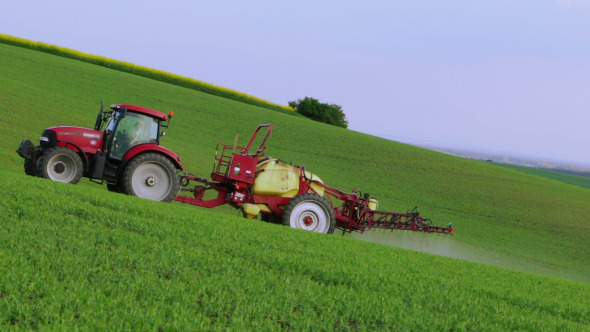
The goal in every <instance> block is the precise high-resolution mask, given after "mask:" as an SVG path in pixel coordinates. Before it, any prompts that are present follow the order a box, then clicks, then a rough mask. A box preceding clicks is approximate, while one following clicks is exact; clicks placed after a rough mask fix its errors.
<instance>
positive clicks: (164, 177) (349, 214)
mask: <svg viewBox="0 0 590 332" xmlns="http://www.w3.org/2000/svg"><path fill="white" fill-rule="evenodd" d="M171 117H172V112H171V113H169V114H168V116H167V115H166V114H164V113H161V112H158V111H156V110H152V109H148V108H145V107H141V106H135V105H128V104H116V105H112V106H111V110H109V111H104V110H103V107H102V106H101V109H100V112H99V114H98V116H97V119H96V123H95V126H94V129H88V128H79V127H52V128H47V129H45V130H44V131H43V134H42V135H41V139H40V145H39V146H35V145H34V144H33V143H32V142H31V141H29V140H23V141H22V142H21V144H20V146H19V148H18V150H17V152H18V154H19V155H20V156H21V157H23V158H24V159H25V163H24V168H25V173H26V174H29V175H33V176H40V177H45V178H48V179H51V180H53V181H58V182H67V183H77V182H78V181H79V180H80V178H81V177H87V178H90V179H91V181H94V182H97V183H104V182H106V183H107V188H108V189H109V190H111V191H116V192H121V193H125V194H128V195H134V196H138V197H141V198H147V199H151V200H155V201H165V202H169V201H172V200H177V201H179V202H183V203H188V204H192V205H196V206H201V207H206V208H213V207H216V206H220V205H223V204H230V205H231V206H233V207H235V208H238V209H241V210H243V212H244V215H245V216H246V217H248V218H256V217H257V216H260V217H261V219H262V220H266V221H270V222H275V223H281V224H283V225H287V226H290V227H293V228H298V229H304V230H308V231H314V232H319V233H333V232H334V229H335V228H338V229H342V230H344V231H350V232H352V231H360V232H364V231H365V230H368V229H371V228H381V229H391V230H394V229H398V230H410V231H418V232H427V233H445V234H453V231H454V229H453V227H452V224H449V225H447V227H441V226H435V225H432V224H431V223H430V222H429V220H428V219H425V218H423V217H422V216H420V214H419V211H418V208H414V209H413V210H412V211H411V212H407V213H394V212H385V211H378V210H377V200H375V199H373V198H370V197H369V195H368V194H365V195H362V194H361V193H360V192H358V191H353V192H352V193H345V192H343V191H340V190H338V189H335V188H332V187H330V186H328V185H326V184H324V182H323V181H322V180H321V179H320V178H319V177H318V176H317V175H315V174H312V173H310V172H308V171H307V170H306V169H305V167H303V166H293V165H288V164H286V163H284V162H282V161H280V160H279V159H276V158H273V157H268V156H265V155H264V152H265V150H266V147H265V143H266V140H267V139H268V137H269V136H270V134H271V132H272V124H263V125H260V126H259V127H258V128H257V129H256V131H254V133H253V135H252V136H251V138H250V140H249V142H248V144H247V145H246V146H245V147H241V146H237V136H236V140H235V142H234V144H233V145H229V144H224V143H218V144H217V151H216V154H215V162H214V167H213V172H212V173H211V179H210V180H209V179H206V178H202V177H197V176H194V175H192V174H190V173H188V172H186V171H184V170H183V165H182V164H181V163H180V157H178V155H176V154H175V153H174V152H172V151H170V150H169V149H167V148H165V147H163V146H161V145H160V137H161V136H164V134H165V133H164V132H163V131H162V129H163V128H166V127H167V126H168V123H167V122H165V121H166V120H169V119H170V118H171ZM261 133H263V135H264V137H262V139H260V141H261V142H260V144H259V145H258V146H257V147H254V146H253V145H254V141H255V140H256V137H257V136H258V135H259V134H261ZM261 135H262V134H261ZM179 173H182V174H181V175H179ZM193 182H198V183H200V184H199V185H194V186H191V184H192V183H193ZM209 190H213V191H215V192H217V194H216V195H215V198H211V199H205V193H206V192H207V191H209ZM179 191H183V192H190V193H191V194H192V195H191V196H184V195H178V193H179Z"/></svg>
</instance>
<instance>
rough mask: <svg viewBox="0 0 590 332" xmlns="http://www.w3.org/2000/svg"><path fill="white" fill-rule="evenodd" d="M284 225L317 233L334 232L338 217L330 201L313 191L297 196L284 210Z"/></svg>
mask: <svg viewBox="0 0 590 332" xmlns="http://www.w3.org/2000/svg"><path fill="white" fill-rule="evenodd" d="M283 225H285V226H290V227H292V228H297V229H303V230H307V231H312V232H317V233H326V234H332V233H334V228H335V227H336V217H335V216H334V209H333V208H332V205H331V204H330V202H329V201H328V200H327V199H326V198H324V197H322V196H319V195H316V194H313V193H306V194H301V195H299V196H295V198H293V199H292V200H291V201H290V202H289V203H288V204H287V206H286V207H285V210H284V211H283Z"/></svg>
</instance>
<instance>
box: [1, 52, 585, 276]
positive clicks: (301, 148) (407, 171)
mask: <svg viewBox="0 0 590 332" xmlns="http://www.w3.org/2000/svg"><path fill="white" fill-rule="evenodd" d="M0 59H1V60H2V63H3V66H1V67H0V86H1V87H2V91H1V92H0V93H1V94H2V103H1V105H0V114H1V115H2V117H1V119H2V120H0V121H1V122H2V131H3V133H4V135H3V136H4V137H6V138H5V139H4V140H2V141H0V157H2V159H1V160H2V161H1V162H2V163H3V166H4V167H3V168H4V169H5V170H8V171H11V172H15V173H19V174H20V173H22V159H20V157H18V156H17V155H16V153H15V152H14V151H15V149H16V147H17V146H18V143H19V142H20V140H21V139H23V138H30V139H35V140H36V139H37V138H38V137H39V135H40V133H41V131H42V130H43V129H44V128H46V127H50V126H56V125H79V126H91V125H92V124H93V123H94V119H95V115H96V112H97V111H98V108H99V100H101V99H103V100H105V102H106V103H107V104H112V103H130V104H139V105H143V106H147V107H151V108H155V109H159V110H161V111H168V110H174V111H175V112H176V117H175V118H174V119H173V120H172V123H171V127H170V128H169V130H168V135H167V136H166V137H165V138H164V139H163V144H164V145H166V146H168V147H169V148H171V149H172V150H174V151H176V152H177V153H178V154H179V155H180V156H181V157H182V160H183V163H184V164H185V166H186V168H187V170H189V171H190V172H192V173H194V174H197V175H204V176H207V175H208V174H209V173H210V171H211V168H212V164H213V154H214V147H215V144H216V142H217V141H220V140H222V141H225V142H232V141H233V138H234V135H235V133H236V132H240V142H241V143H244V141H245V140H246V139H247V138H248V137H249V135H250V133H251V132H252V130H254V129H255V128H256V126H257V125H258V124H259V123H268V122H271V123H274V124H275V131H274V132H273V135H272V136H271V138H270V140H269V142H268V149H267V154H269V155H272V156H275V157H278V158H281V159H283V160H285V161H287V162H293V163H295V164H302V165H305V166H306V167H307V169H308V170H310V171H312V172H314V173H316V174H318V175H320V176H321V177H322V179H324V181H325V182H326V183H328V184H330V185H332V186H335V187H337V188H340V189H343V190H352V189H359V190H362V191H363V192H370V193H371V194H373V195H374V196H375V197H377V198H378V199H379V200H380V208H381V209H384V210H392V211H406V210H408V209H411V208H413V207H414V206H415V205H420V207H421V211H422V213H423V215H425V216H427V217H430V218H432V219H433V220H434V221H435V222H437V223H439V224H446V223H448V222H454V225H455V226H456V228H457V233H456V235H455V236H454V237H452V238H451V239H446V240H445V241H446V242H447V243H446V244H445V246H449V242H450V246H451V247H454V248H461V250H459V251H462V252H465V253H469V255H465V256H474V255H475V257H466V258H470V259H473V260H476V261H482V262H487V263H492V264H496V265H500V266H507V267H514V268H519V269H523V270H526V271H533V272H537V273H544V274H549V275H555V276H562V277H567V278H572V279H576V280H584V281H590V277H589V276H590V265H588V264H587V259H588V257H590V232H589V230H590V222H589V221H588V212H589V211H590V191H588V190H586V189H584V188H575V187H572V186H570V185H566V184H561V183H557V182H555V181H550V180H545V179H540V178H538V177H536V176H529V175H526V174H522V173H520V172H516V171H513V170H508V169H503V168H499V167H496V166H493V165H487V164H485V163H481V162H477V161H470V160H465V159H461V158H456V157H452V156H448V155H445V154H440V153H436V152H432V151H428V150H425V149H421V148H416V147H413V146H409V145H404V144H399V143H396V142H392V141H389V140H385V139H380V138H376V137H372V136H368V135H364V134H360V133H356V132H351V131H347V130H344V129H341V128H335V127H332V126H326V125H323V124H320V123H316V122H312V121H309V120H306V119H302V118H296V117H292V116H288V115H285V114H282V113H278V112H274V111H269V110H266V109H262V108H259V107H255V106H252V105H247V104H243V103H240V102H236V101H233V100H228V99H225V98H220V97H216V96H212V95H210V94H205V93H201V92H197V91H194V90H190V89H186V88H182V87H177V86H174V85H170V84H165V83H162V82H158V81H154V80H150V79H146V78H143V77H138V76H135V75H131V74H127V73H122V72H119V71H113V70H109V69H107V68H104V67H100V66H95V65H91V64H88V63H84V62H80V61H73V60H71V59H67V58H63V57H58V56H54V55H50V54H46V53H41V52H37V51H32V50H28V49H23V48H19V47H15V46H10V45H2V44H0ZM85 183H87V185H89V186H96V185H94V184H88V182H87V181H85ZM103 190H106V189H104V188H103ZM390 234H391V237H390V239H391V240H390V244H393V245H403V243H402V242H403V239H401V240H400V237H404V238H405V237H407V236H406V235H405V234H404V235H400V234H399V233H398V232H393V233H390ZM420 235H424V234H420ZM420 235H418V236H420ZM378 236H379V237H380V236H381V235H380V233H378V232H368V233H365V234H363V235H362V236H359V235H355V237H357V238H361V239H364V240H375V238H376V237H378ZM426 236H428V235H426ZM434 238H436V236H435V237H431V238H429V239H434ZM379 241H380V242H384V241H383V240H382V239H381V240H379ZM385 242H387V241H385ZM410 242H412V241H410ZM414 242H417V241H414ZM432 246H433V248H429V247H428V246H425V248H417V249H423V250H427V251H432V252H439V251H440V248H438V244H436V243H435V244H434V245H432ZM458 256H460V257H463V256H461V255H458Z"/></svg>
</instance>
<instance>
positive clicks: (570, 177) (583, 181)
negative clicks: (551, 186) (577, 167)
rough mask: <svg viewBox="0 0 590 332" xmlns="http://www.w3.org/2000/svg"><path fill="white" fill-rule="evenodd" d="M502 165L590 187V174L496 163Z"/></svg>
mask: <svg viewBox="0 0 590 332" xmlns="http://www.w3.org/2000/svg"><path fill="white" fill-rule="evenodd" d="M495 165H498V166H501V167H506V168H510V169H513V170H517V171H520V172H523V173H527V174H533V175H537V176H540V177H544V178H547V179H551V180H555V181H559V182H563V183H567V184H572V185H574V186H578V187H582V188H586V189H590V176H582V175H575V174H568V173H564V172H559V171H552V170H549V169H544V168H536V167H524V166H518V165H509V164H495Z"/></svg>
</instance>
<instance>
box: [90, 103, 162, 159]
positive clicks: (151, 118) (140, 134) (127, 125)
mask: <svg viewBox="0 0 590 332" xmlns="http://www.w3.org/2000/svg"><path fill="white" fill-rule="evenodd" d="M111 109H112V110H111V111H106V112H103V111H102V110H101V112H100V113H99V115H98V117H97V123H96V125H95V130H101V127H102V125H103V124H104V129H103V130H101V131H102V132H103V133H104V140H103V151H104V152H105V153H106V154H107V155H108V158H110V159H114V160H122V159H123V157H124V156H125V154H126V153H127V151H129V150H130V149H131V148H133V147H134V146H136V145H139V144H144V143H152V144H159V143H160V136H161V135H162V131H161V129H162V128H163V127H167V126H166V125H164V124H163V121H165V120H166V119H167V117H166V115H165V114H164V113H161V112H158V111H154V110H151V109H148V108H144V107H140V106H134V105H112V106H111Z"/></svg>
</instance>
